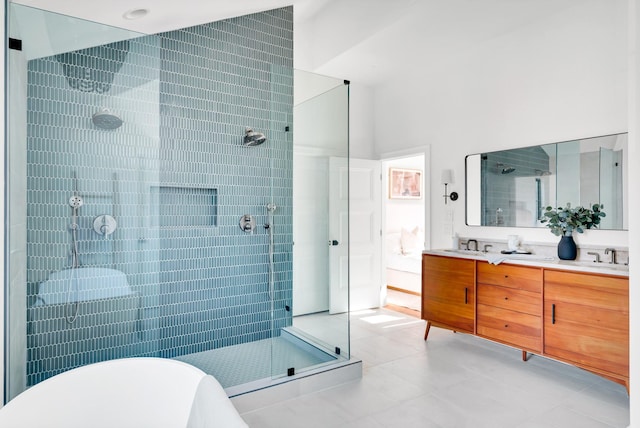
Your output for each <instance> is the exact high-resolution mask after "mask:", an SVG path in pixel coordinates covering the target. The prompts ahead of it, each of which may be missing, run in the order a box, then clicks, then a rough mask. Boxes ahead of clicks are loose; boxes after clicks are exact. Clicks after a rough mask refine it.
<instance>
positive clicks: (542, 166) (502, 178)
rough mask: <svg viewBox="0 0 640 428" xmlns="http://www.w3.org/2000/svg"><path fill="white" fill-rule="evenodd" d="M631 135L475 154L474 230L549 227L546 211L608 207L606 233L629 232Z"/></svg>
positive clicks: (471, 184) (471, 175)
mask: <svg viewBox="0 0 640 428" xmlns="http://www.w3.org/2000/svg"><path fill="white" fill-rule="evenodd" d="M627 144H628V143H627V134H626V133H622V134H613V135H605V136H601V137H593V138H585V139H581V140H573V141H565V142H561V143H552V144H545V145H541V146H533V147H523V148H518V149H510V150H501V151H496V152H487V153H478V154H473V155H469V156H467V157H466V159H465V164H466V192H465V193H466V222H467V225H469V226H498V227H503V226H504V227H544V224H541V223H540V218H541V216H542V213H543V210H544V208H545V207H547V206H549V205H551V206H553V207H561V206H565V205H566V204H567V203H570V204H571V206H588V207H590V206H591V205H593V204H596V203H600V204H602V205H604V209H603V211H604V212H605V213H606V217H605V218H604V219H602V222H601V223H600V227H599V228H600V229H608V230H616V229H617V230H622V229H627V215H626V207H627V203H626V198H625V195H626V190H625V189H626V176H627V174H626V172H625V168H626V166H625V165H626V164H627V154H628V152H627Z"/></svg>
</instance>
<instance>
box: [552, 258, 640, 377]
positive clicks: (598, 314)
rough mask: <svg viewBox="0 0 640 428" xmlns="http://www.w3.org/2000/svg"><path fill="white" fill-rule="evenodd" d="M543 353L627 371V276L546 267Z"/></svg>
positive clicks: (605, 369)
mask: <svg viewBox="0 0 640 428" xmlns="http://www.w3.org/2000/svg"><path fill="white" fill-rule="evenodd" d="M544 293H545V297H544V353H545V354H547V355H549V356H553V357H558V358H561V359H565V360H569V361H572V362H575V363H576V364H578V365H581V366H584V367H585V368H593V369H595V370H597V371H601V372H605V373H611V374H615V375H620V376H623V377H628V376H629V280H628V279H627V278H618V277H609V276H602V275H593V274H582V273H574V272H559V271H550V270H548V271H545V283H544Z"/></svg>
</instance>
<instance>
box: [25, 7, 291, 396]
mask: <svg viewBox="0 0 640 428" xmlns="http://www.w3.org/2000/svg"><path fill="white" fill-rule="evenodd" d="M292 22H293V12H292V8H283V9H277V10H273V11H267V12H263V13H259V14H255V15H249V16H245V17H239V18H233V19H228V20H224V21H220V22H214V23H210V24H205V25H200V26H196V27H192V28H186V29H182V30H177V31H172V32H168V33H162V34H158V35H151V36H145V37H140V38H136V39H132V40H130V41H129V42H128V49H126V52H125V47H124V46H126V44H123V43H118V44H113V45H110V46H106V47H103V48H102V49H86V50H83V51H76V52H72V53H69V54H66V55H64V56H62V57H61V56H59V57H58V58H56V57H49V58H41V59H37V60H32V61H30V62H29V65H28V101H27V103H28V113H27V120H28V125H27V136H28V138H27V151H28V153H27V175H28V178H27V183H28V191H27V211H28V214H27V217H28V218H27V229H28V230H27V236H28V244H27V252H28V255H27V259H28V260H27V264H28V266H27V277H28V302H27V313H28V344H29V345H28V356H29V357H28V358H29V360H28V373H27V377H28V384H29V385H33V384H35V383H37V382H40V381H42V380H44V379H46V378H48V377H50V376H52V375H54V374H56V373H59V372H61V371H64V370H67V369H70V368H73V367H76V366H79V365H83V364H88V363H91V362H95V361H100V360H104V359H112V358H121V357H129V356H163V357H174V356H178V355H183V354H190V353H194V352H201V351H205V350H208V349H212V348H217V347H224V346H230V345H235V344H240V343H245V342H247V341H255V340H261V339H265V338H269V337H271V335H272V323H273V324H274V325H276V326H278V327H282V326H287V325H290V324H291V315H290V312H286V311H285V310H284V309H283V308H284V306H285V305H291V287H292V274H291V269H292V262H291V252H292V219H291V205H292V200H291V198H292V177H291V173H292V162H293V160H292V159H293V148H292V144H291V141H292V140H291V134H290V133H286V132H284V129H285V127H286V126H290V125H291V124H292V121H293V69H292V67H293V61H292V58H293V25H292ZM97 51H100V52H111V54H113V56H112V57H97V56H95V55H96V52H97ZM122 57H124V58H125V60H124V62H123V63H122V64H121V67H120V68H119V70H118V71H117V73H114V75H113V80H112V81H111V82H110V84H109V85H102V84H94V83H95V82H93V83H92V82H91V81H89V80H90V79H91V78H94V79H97V80H99V81H100V80H101V79H103V78H105V76H106V75H107V74H108V73H107V74H105V73H104V71H105V70H106V69H112V68H113V66H114V64H113V61H114V59H116V58H122ZM86 63H90V64H92V66H91V67H88V68H82V67H81V66H80V64H86ZM65 67H66V68H67V70H69V69H71V70H76V71H79V72H80V74H79V75H78V76H76V77H74V79H75V80H74V81H73V87H72V86H70V80H69V79H68V78H67V77H66V76H65V73H64V69H65ZM96 88H98V90H97V91H96V90H95V89H96ZM103 108H107V109H109V110H110V111H111V112H113V113H115V114H117V115H118V116H119V117H120V118H121V119H122V120H123V125H122V126H121V127H120V128H118V129H114V130H104V129H98V128H96V127H95V126H94V125H93V123H92V120H91V117H92V115H93V114H94V113H96V112H98V111H100V110H101V109H103ZM246 126H250V127H253V128H254V129H256V130H258V131H259V132H263V133H264V134H265V135H266V136H267V139H268V140H267V142H266V143H265V144H263V145H261V146H257V147H253V148H248V147H244V146H242V144H241V142H242V138H243V136H244V130H245V127H246ZM171 188H179V189H184V192H183V193H180V192H177V193H176V192H174V193H172V192H164V193H163V194H162V197H158V192H157V189H171ZM154 189H156V193H155V196H154ZM189 189H191V190H189ZM203 189H204V190H203ZM213 190H215V192H213ZM74 192H77V194H78V196H81V197H82V198H83V200H84V205H83V206H82V207H80V208H79V210H78V220H77V224H78V228H77V240H78V253H79V262H80V265H81V266H83V267H108V268H110V269H116V270H119V271H121V272H124V273H125V275H126V278H127V281H128V284H129V286H130V289H131V296H135V299H128V300H126V302H125V303H122V302H115V303H114V302H107V301H106V300H108V299H106V300H105V299H101V300H93V301H88V302H82V303H81V304H80V305H79V314H78V319H77V321H76V322H74V323H73V324H69V323H68V322H67V321H66V317H67V316H68V311H69V306H73V305H65V304H63V305H60V304H58V305H42V304H38V293H39V287H40V284H42V283H43V282H44V281H46V280H47V278H48V277H49V276H50V275H51V274H52V273H54V272H59V271H62V270H64V269H68V268H69V267H70V266H71V263H72V259H73V257H72V251H71V248H72V239H71V233H70V230H69V225H70V223H71V207H70V206H69V204H68V201H69V198H70V197H71V195H73V194H74ZM207 192H209V193H207ZM214 193H215V196H214ZM271 195H273V196H271ZM207 198H211V199H212V200H213V199H215V201H212V203H211V204H210V205H209V204H208V203H207V202H206V200H207ZM203 201H205V202H203ZM271 201H273V202H275V203H276V205H277V206H278V207H279V208H278V211H277V212H276V214H275V217H274V218H275V220H274V222H275V230H276V231H277V235H276V237H275V242H276V252H277V254H276V260H277V261H278V262H277V263H276V265H275V277H276V284H275V287H274V288H275V290H277V292H276V293H274V295H275V296H276V301H275V302H274V305H275V307H276V308H278V310H277V311H276V313H275V318H274V319H273V320H272V317H271V312H270V310H271V303H270V301H269V299H270V297H269V285H268V278H269V276H268V248H269V246H268V242H269V239H268V234H267V232H266V230H265V229H264V228H262V227H259V228H258V229H257V230H256V232H255V233H254V234H253V235H248V234H246V233H244V232H243V231H241V230H240V228H239V226H238V221H239V219H240V216H241V215H243V214H247V213H249V214H253V215H255V216H256V218H257V223H258V224H259V225H260V226H261V225H262V224H264V223H266V222H267V211H266V204H267V203H268V202H271ZM103 214H109V215H112V216H113V217H114V218H115V219H116V220H117V222H118V228H117V229H116V231H115V232H114V233H113V234H112V235H110V236H109V237H108V239H106V240H105V239H104V237H103V236H102V235H99V234H97V233H95V232H94V231H93V222H94V219H95V218H96V217H97V216H100V215H103ZM205 217H206V218H205ZM211 217H214V218H215V220H213V221H209V220H207V218H208V219H210V218H211ZM159 219H162V220H159ZM127 305H128V306H127ZM131 305H133V306H131ZM54 306H55V307H54ZM134 313H135V317H133V318H132V314H134ZM105 317H106V318H105ZM123 329H124V330H123ZM123 331H126V332H127V334H124V333H122V332H123ZM97 333H99V334H97ZM88 339H90V340H88ZM44 340H46V341H47V343H46V344H44V342H43V341H44Z"/></svg>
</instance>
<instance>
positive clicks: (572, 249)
mask: <svg viewBox="0 0 640 428" xmlns="http://www.w3.org/2000/svg"><path fill="white" fill-rule="evenodd" d="M577 255H578V248H577V247H576V242H575V241H574V240H573V236H571V235H562V237H561V238H560V242H559V243H558V258H560V260H575V259H576V256H577Z"/></svg>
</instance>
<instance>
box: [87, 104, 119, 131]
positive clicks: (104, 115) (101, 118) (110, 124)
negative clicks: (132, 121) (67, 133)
mask: <svg viewBox="0 0 640 428" xmlns="http://www.w3.org/2000/svg"><path fill="white" fill-rule="evenodd" d="M91 120H92V121H93V124H94V125H95V126H96V127H98V128H100V129H118V128H120V127H121V126H122V123H123V122H122V119H120V118H119V117H118V116H116V115H115V114H113V113H111V112H110V111H109V109H106V108H103V109H102V110H100V111H99V112H97V113H95V114H94V115H93V116H92V117H91Z"/></svg>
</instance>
